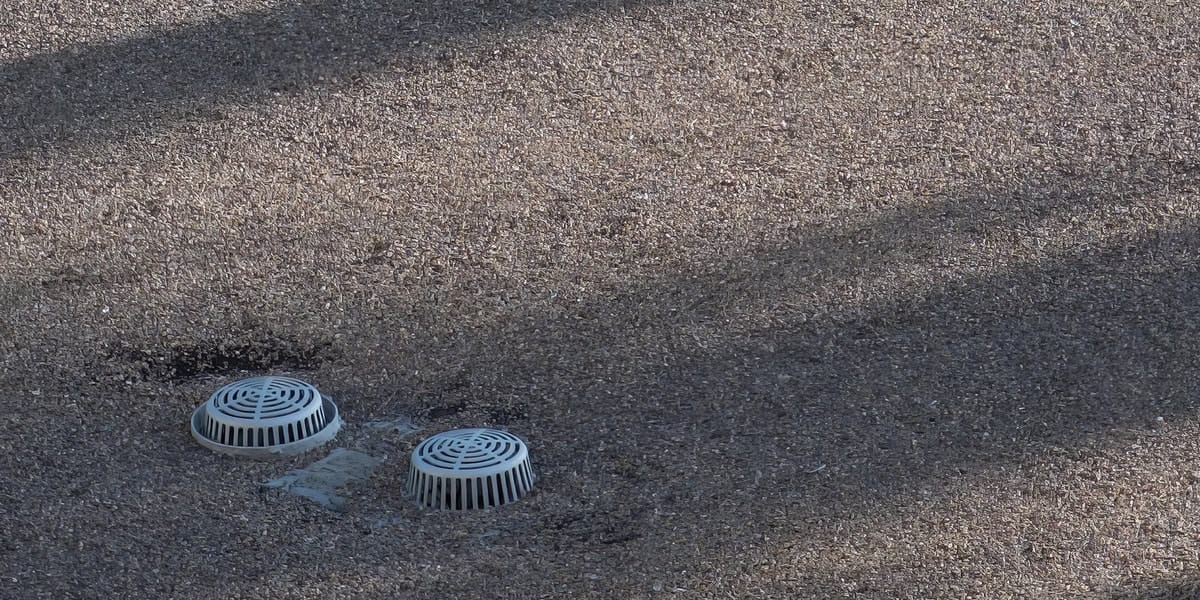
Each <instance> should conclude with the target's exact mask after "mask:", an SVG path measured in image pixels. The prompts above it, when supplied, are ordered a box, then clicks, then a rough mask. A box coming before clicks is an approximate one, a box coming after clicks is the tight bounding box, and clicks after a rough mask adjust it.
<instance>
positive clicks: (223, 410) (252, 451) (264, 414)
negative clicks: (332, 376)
mask: <svg viewBox="0 0 1200 600" xmlns="http://www.w3.org/2000/svg"><path fill="white" fill-rule="evenodd" d="M341 424H342V423H341V419H340V418H339V417H338V410H337V405H335V404H334V403H333V401H332V400H330V399H329V398H326V397H324V396H322V395H321V393H320V392H318V391H317V388H315V387H313V386H311V385H309V384H307V383H304V382H303V381H300V380H299V379H292V378H290V377H253V378H250V379H243V380H241V381H235V382H233V383H231V384H229V385H227V386H225V387H223V388H221V389H219V390H217V391H216V392H213V395H212V396H210V397H209V399H208V401H207V402H205V403H204V404H201V405H200V406H199V407H198V408H196V412H194V413H192V437H195V438H196V440H197V441H199V442H200V443H201V444H203V445H204V446H205V447H207V448H210V449H212V450H216V451H217V452H224V453H225V454H233V455H236V456H251V457H258V458H261V457H266V456H273V455H277V454H299V453H301V452H305V451H308V450H311V449H313V448H316V447H317V446H320V445H321V444H324V443H325V442H328V441H329V440H331V439H333V436H334V435H335V434H336V433H337V431H338V428H339V427H341Z"/></svg>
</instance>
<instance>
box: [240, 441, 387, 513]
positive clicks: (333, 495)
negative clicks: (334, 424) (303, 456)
mask: <svg viewBox="0 0 1200 600" xmlns="http://www.w3.org/2000/svg"><path fill="white" fill-rule="evenodd" d="M380 462H382V461H381V460H380V459H378V458H375V457H373V456H369V455H367V454H363V453H362V452H358V451H356V450H347V449H345V448H337V449H335V450H334V451H333V452H330V453H329V456H326V457H325V458H322V459H321V460H318V461H317V462H315V463H313V464H311V465H309V466H307V467H305V468H303V469H298V470H295V471H290V472H288V473H287V474H286V475H284V476H282V477H280V478H278V479H272V480H270V481H267V482H265V483H263V484H262V487H263V488H266V489H280V490H283V491H285V492H289V493H292V494H295V495H297V496H302V497H304V498H308V499H309V500H312V501H313V502H316V503H317V504H320V505H321V506H323V507H325V508H328V509H330V510H336V511H341V510H343V509H344V508H345V504H346V500H345V498H342V497H341V496H338V495H337V492H338V491H339V490H340V489H341V488H343V487H345V486H346V485H348V484H350V483H353V482H355V481H360V480H365V479H367V478H368V477H370V476H371V473H373V472H374V471H375V467H377V466H379V463H380Z"/></svg>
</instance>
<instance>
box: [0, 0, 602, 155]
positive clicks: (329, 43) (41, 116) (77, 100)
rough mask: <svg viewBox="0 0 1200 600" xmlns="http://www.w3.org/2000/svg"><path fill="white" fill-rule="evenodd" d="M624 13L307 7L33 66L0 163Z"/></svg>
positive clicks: (330, 0)
mask: <svg viewBox="0 0 1200 600" xmlns="http://www.w3.org/2000/svg"><path fill="white" fill-rule="evenodd" d="M621 5H622V4H621V3H620V2H617V1H613V0H576V1H567V2H545V1H541V0H536V1H531V2H516V3H507V2H488V1H485V2H465V3H464V2H443V1H438V0H415V1H404V2H387V1H383V0H306V1H301V2H289V3H284V4H281V5H279V6H277V7H273V8H270V9H266V10H258V11H252V12H247V13H242V14H238V15H236V16H232V17H222V18H218V19H213V20H210V21H207V22H202V23H199V24H194V25H186V26H182V27H179V28H175V29H170V30H166V31H161V32H154V33H150V34H147V35H144V36H139V37H134V38H129V39H122V40H116V41H112V42H105V43H99V44H87V45H80V46H75V47H71V48H67V49H64V50H60V51H57V52H52V53H48V54H40V55H34V56H30V57H27V58H22V59H18V60H15V61H13V62H9V63H7V64H0V158H10V159H12V158H20V157H23V156H28V155H30V153H33V152H35V151H36V150H37V149H38V148H43V147H46V146H51V147H56V146H61V145H66V144H72V143H85V142H88V141H94V140H103V141H112V140H114V139H120V138H122V137H123V136H126V135H129V134H131V133H134V132H138V131H145V130H149V129H152V128H154V127H155V126H156V124H159V123H164V122H170V121H171V120H174V119H178V118H181V117H182V116H185V115H187V114H191V113H197V112H198V113H201V114H204V113H205V111H211V110H212V109H213V108H212V107H214V106H217V107H219V106H220V105H222V104H227V103H231V102H238V101H249V102H255V101H261V100H262V99H264V98H266V97H269V96H270V95H272V94H275V93H280V94H291V93H295V92H298V91H303V90H305V89H307V88H309V87H313V86H321V85H330V84H332V83H334V82H336V81H339V80H347V79H352V78H354V77H356V76H359V75H362V74H365V73H369V72H372V71H374V70H377V69H380V68H382V67H384V66H386V65H392V66H395V67H396V68H404V65H405V64H414V63H417V62H421V61H436V60H439V56H441V54H440V53H439V52H440V51H439V50H438V49H437V46H438V45H439V44H442V43H444V42H448V41H455V40H459V41H461V40H469V39H470V38H472V37H476V36H484V35H487V34H492V33H498V32H501V31H505V30H509V29H512V28H515V27H520V26H523V25H528V24H532V23H534V22H538V21H549V20H554V19H560V18H563V17H565V16H569V15H573V14H578V13H588V12H598V11H603V10H607V9H611V8H613V7H619V6H621ZM431 47H432V48H433V49H432V50H431V49H430V48H431Z"/></svg>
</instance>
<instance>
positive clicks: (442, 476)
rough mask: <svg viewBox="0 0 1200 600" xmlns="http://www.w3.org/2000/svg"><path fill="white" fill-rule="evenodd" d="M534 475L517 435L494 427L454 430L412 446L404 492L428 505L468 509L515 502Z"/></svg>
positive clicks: (523, 446) (524, 447)
mask: <svg viewBox="0 0 1200 600" xmlns="http://www.w3.org/2000/svg"><path fill="white" fill-rule="evenodd" d="M535 479H536V477H535V476H534V473H533V464H532V463H531V462H530V460H529V450H528V448H526V446H525V442H523V441H521V438H519V437H517V436H515V435H513V434H511V433H508V432H506V431H497V430H495V429H457V430H454V431H447V432H445V433H439V434H437V435H434V436H431V437H429V438H428V439H426V440H425V441H423V442H421V443H420V444H418V445H417V447H416V448H414V449H413V452H412V464H411V466H410V467H409V471H408V492H409V494H411V495H413V496H415V497H416V499H417V502H418V503H420V504H421V505H422V506H425V507H427V508H437V509H447V510H471V509H478V508H490V507H493V506H501V505H504V504H509V503H512V502H516V501H517V500H518V499H520V498H522V497H524V496H525V495H526V494H528V493H529V490H530V489H532V488H533V484H534V481H535Z"/></svg>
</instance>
